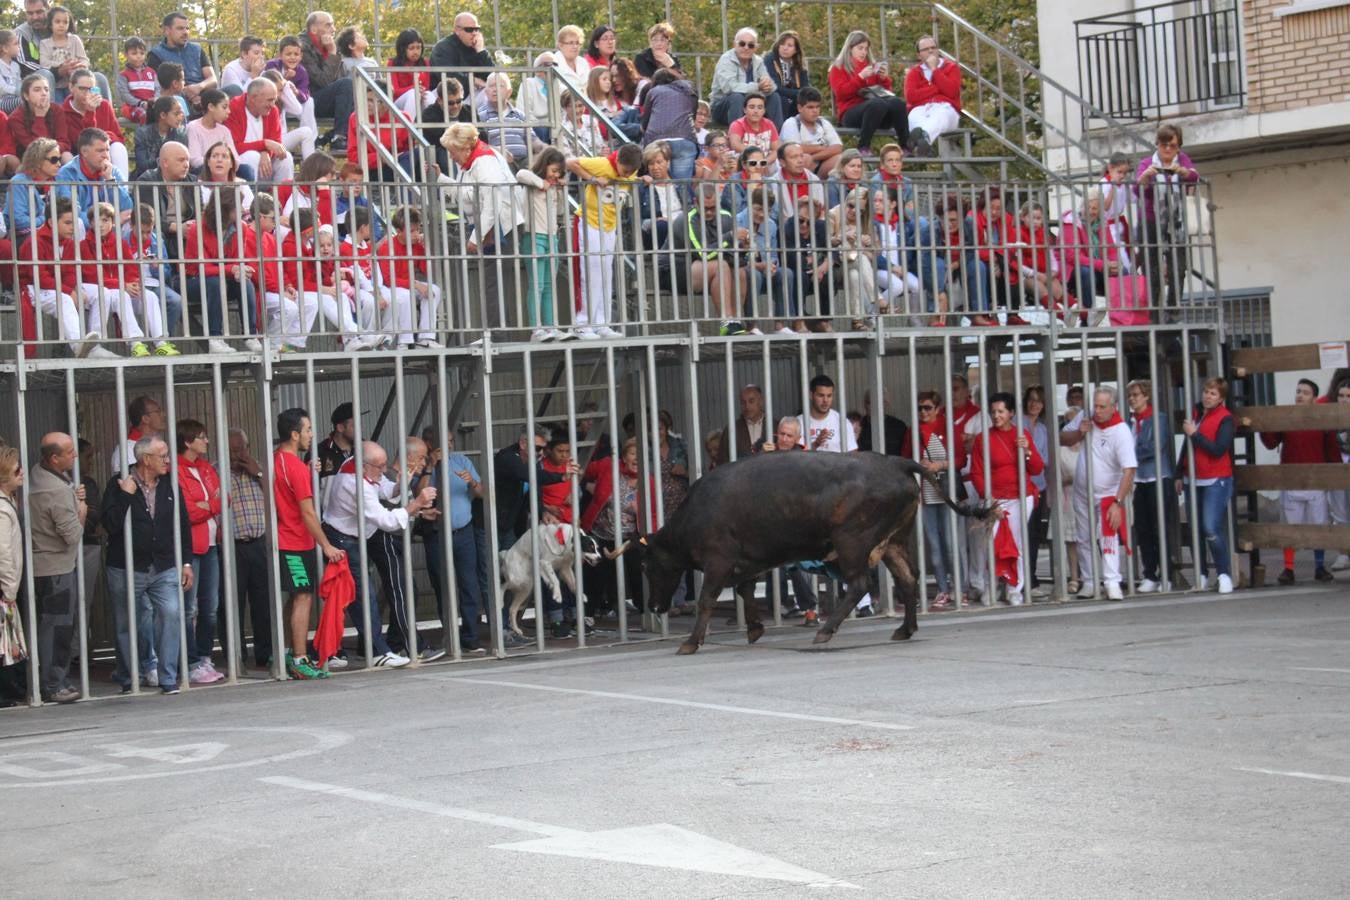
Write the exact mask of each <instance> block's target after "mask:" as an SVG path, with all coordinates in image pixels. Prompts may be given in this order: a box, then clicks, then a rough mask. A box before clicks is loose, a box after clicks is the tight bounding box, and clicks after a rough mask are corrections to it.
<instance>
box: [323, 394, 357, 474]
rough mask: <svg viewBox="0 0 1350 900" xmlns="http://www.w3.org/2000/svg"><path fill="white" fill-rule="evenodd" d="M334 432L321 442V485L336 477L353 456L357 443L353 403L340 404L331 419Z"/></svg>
mask: <svg viewBox="0 0 1350 900" xmlns="http://www.w3.org/2000/svg"><path fill="white" fill-rule="evenodd" d="M330 421H331V422H332V423H333V430H332V431H331V432H329V433H328V437H326V438H324V439H323V440H322V441H320V442H319V449H318V451H317V453H318V455H319V483H320V484H323V482H324V479H326V478H328V476H330V475H336V474H337V471H338V469H339V468H341V467H342V464H343V463H344V462H346V461H347V460H348V459H349V458H351V455H352V449H353V447H354V446H355V442H356V421H355V419H354V418H353V417H352V405H351V403H339V404H338V405H337V407H336V408H335V409H334V410H333V415H332V416H331V417H330Z"/></svg>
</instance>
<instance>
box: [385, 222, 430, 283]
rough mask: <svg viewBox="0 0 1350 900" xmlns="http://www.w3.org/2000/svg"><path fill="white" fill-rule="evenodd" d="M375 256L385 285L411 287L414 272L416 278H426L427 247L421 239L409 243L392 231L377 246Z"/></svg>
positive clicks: (419, 279) (421, 279) (423, 279)
mask: <svg viewBox="0 0 1350 900" xmlns="http://www.w3.org/2000/svg"><path fill="white" fill-rule="evenodd" d="M375 258H376V259H378V260H379V266H380V278H381V280H382V282H383V284H384V286H385V287H401V288H411V287H412V283H413V281H414V273H416V280H418V281H425V280H426V277H427V248H426V247H425V246H423V244H422V243H421V242H420V241H417V242H414V243H412V244H411V245H409V244H408V243H406V242H405V241H404V240H402V239H400V238H398V237H397V236H396V235H395V234H394V233H392V232H391V233H390V234H389V236H388V237H387V238H385V239H384V240H382V241H380V242H379V244H377V245H376V246H375Z"/></svg>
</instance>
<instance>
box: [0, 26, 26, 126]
mask: <svg viewBox="0 0 1350 900" xmlns="http://www.w3.org/2000/svg"><path fill="white" fill-rule="evenodd" d="M22 56H23V50H22V49H21V48H20V47H19V37H18V35H16V34H15V33H14V32H12V31H10V30H9V29H8V28H0V112H3V113H12V112H14V110H15V109H16V108H17V107H18V105H19V102H20V100H21V99H22V98H21V97H20V96H19V89H20V87H21V86H22V84H23V76H24V70H23V66H22V65H20V63H19V60H20V59H21V58H22Z"/></svg>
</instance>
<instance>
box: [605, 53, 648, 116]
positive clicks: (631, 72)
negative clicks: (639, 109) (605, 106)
mask: <svg viewBox="0 0 1350 900" xmlns="http://www.w3.org/2000/svg"><path fill="white" fill-rule="evenodd" d="M609 78H610V91H611V92H612V93H613V95H614V98H615V99H616V100H618V101H619V102H620V103H622V104H623V105H624V106H637V105H638V103H639V100H640V99H641V98H643V97H645V96H646V94H645V92H644V91H643V90H642V88H643V87H644V86H645V82H646V79H644V78H642V77H641V76H639V75H638V71H637V66H635V65H633V61H632V60H631V59H625V58H624V57H622V56H619V57H616V58H615V59H614V62H612V63H610V64H609Z"/></svg>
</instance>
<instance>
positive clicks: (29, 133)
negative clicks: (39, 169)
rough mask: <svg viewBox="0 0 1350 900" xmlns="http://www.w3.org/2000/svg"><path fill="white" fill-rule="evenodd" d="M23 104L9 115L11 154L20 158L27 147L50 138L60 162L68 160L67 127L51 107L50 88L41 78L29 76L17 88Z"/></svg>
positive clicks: (69, 145)
mask: <svg viewBox="0 0 1350 900" xmlns="http://www.w3.org/2000/svg"><path fill="white" fill-rule="evenodd" d="M19 96H20V97H22V98H23V102H22V103H20V104H19V108H18V109H16V110H14V112H12V113H10V115H9V122H8V125H9V134H10V137H12V138H13V139H14V152H15V154H16V155H18V156H23V151H24V150H26V149H28V145H29V144H31V143H33V141H34V140H35V139H37V138H40V137H45V138H51V139H52V140H54V141H56V143H57V146H59V147H60V148H61V162H62V163H63V164H64V163H68V162H70V160H71V151H70V147H71V141H70V128H69V124H68V121H67V117H66V115H65V113H63V112H62V111H61V110H59V109H57V108H56V107H55V106H53V105H52V88H51V85H49V84H48V83H47V79H46V78H43V77H42V76H41V75H36V74H35V75H29V76H28V77H27V78H25V79H24V80H23V82H22V84H20V86H19Z"/></svg>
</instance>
